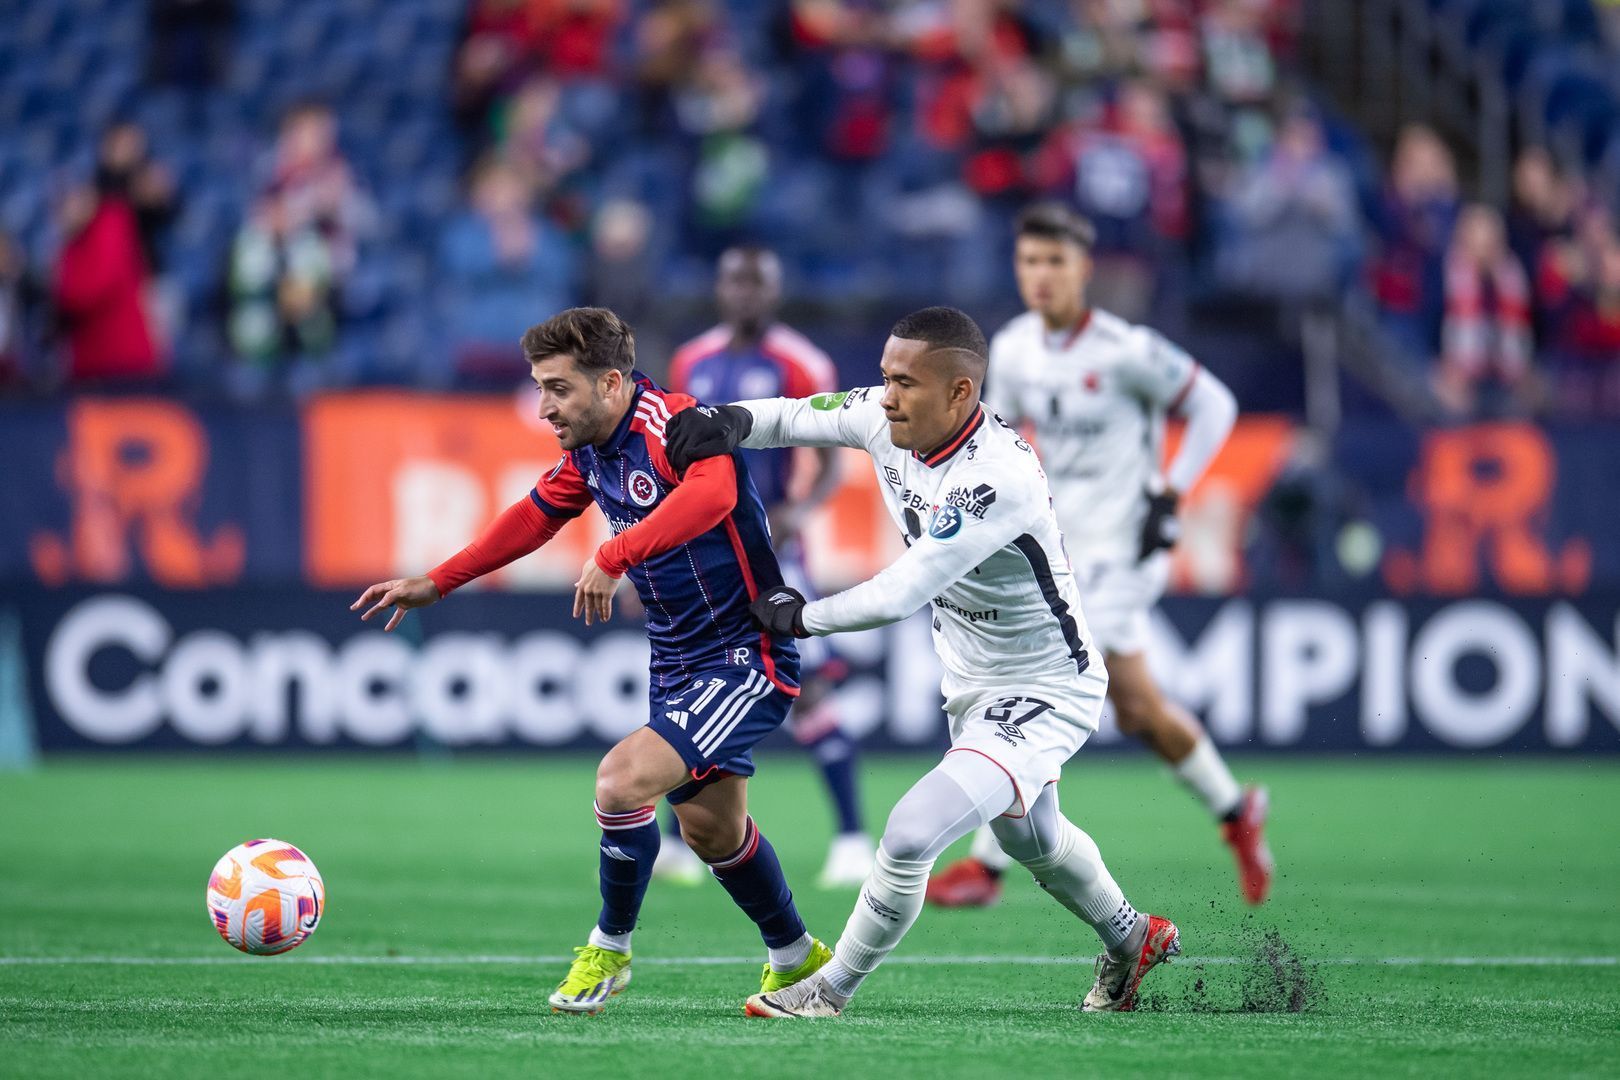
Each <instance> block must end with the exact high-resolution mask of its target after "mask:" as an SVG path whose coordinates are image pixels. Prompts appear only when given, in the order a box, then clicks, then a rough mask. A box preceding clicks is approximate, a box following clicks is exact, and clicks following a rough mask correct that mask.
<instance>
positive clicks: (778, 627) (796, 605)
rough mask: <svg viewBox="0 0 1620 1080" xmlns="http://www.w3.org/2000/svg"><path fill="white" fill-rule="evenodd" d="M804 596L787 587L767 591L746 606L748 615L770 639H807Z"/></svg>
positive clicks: (780, 586) (808, 633) (779, 586)
mask: <svg viewBox="0 0 1620 1080" xmlns="http://www.w3.org/2000/svg"><path fill="white" fill-rule="evenodd" d="M807 602H808V601H806V600H805V598H804V594H803V593H801V592H800V591H799V590H798V589H794V588H791V587H789V586H787V585H778V586H777V587H776V588H774V589H767V590H766V591H765V592H764V593H763V594H762V595H761V596H760V598H759V599H758V600H755V601H754V602H753V603H752V604H749V605H748V613H749V614H750V615H752V616H753V617H754V621H755V622H757V623H758V624H759V625H760V627H761V628H762V629H764V631H765V632H766V633H767V634H769V635H771V636H772V637H809V636H810V632H809V631H807V630H806V629H805V628H804V605H805V604H806V603H807Z"/></svg>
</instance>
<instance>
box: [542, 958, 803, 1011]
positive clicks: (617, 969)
mask: <svg viewBox="0 0 1620 1080" xmlns="http://www.w3.org/2000/svg"><path fill="white" fill-rule="evenodd" d="M818 944H819V942H818ZM629 985H630V954H629V953H618V952H612V951H610V950H608V949H603V948H601V947H599V946H596V945H581V946H580V947H579V948H577V949H575V950H574V963H573V965H572V966H570V967H569V969H568V977H567V978H566V979H564V980H563V981H562V982H561V983H559V984H558V985H557V989H556V990H555V991H554V992H553V993H552V995H551V1011H552V1012H566V1013H599V1012H601V1011H602V1007H603V1006H604V1005H606V1004H607V1001H608V998H610V997H612V996H613V995H615V994H618V993H622V992H623V991H624V988H625V987H627V986H629Z"/></svg>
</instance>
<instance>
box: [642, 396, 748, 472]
mask: <svg viewBox="0 0 1620 1080" xmlns="http://www.w3.org/2000/svg"><path fill="white" fill-rule="evenodd" d="M752 430H754V414H753V413H751V412H749V411H748V410H747V409H745V408H743V407H742V406H740V405H697V406H694V407H692V408H690V409H682V410H681V411H680V412H678V413H676V414H675V415H674V416H672V417H670V418H669V423H667V424H665V425H664V452H665V453H666V454H667V455H668V456H669V463H670V465H671V466H672V467H673V468H674V470H675V471H676V472H677V473H684V472H686V467H687V466H688V465H690V464H692V462H694V461H697V460H699V459H700V458H711V457H719V456H720V455H722V454H729V453H731V452H732V451H733V450H735V449H737V447H738V446H740V445H742V441H743V440H744V439H746V438H748V433H749V432H750V431H752Z"/></svg>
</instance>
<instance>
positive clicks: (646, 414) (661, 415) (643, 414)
mask: <svg viewBox="0 0 1620 1080" xmlns="http://www.w3.org/2000/svg"><path fill="white" fill-rule="evenodd" d="M696 404H697V399H696V398H693V397H690V396H688V395H686V394H661V393H658V392H657V391H654V390H643V391H642V393H641V396H639V397H638V398H636V403H635V406H634V413H633V415H632V416H631V418H630V430H631V431H635V432H640V433H641V434H642V435H644V436H646V443H647V456H648V457H649V458H651V459H652V463H653V468H654V469H656V470H658V475H659V476H662V477H663V478H664V482H665V483H667V484H671V485H674V484H679V483H680V482H681V480H680V477H678V476H676V475H675V467H674V466H673V465H671V464H670V463H669V455H668V454H667V453H666V452H665V449H664V446H665V442H666V440H667V436H666V434H665V428H666V426H667V425H668V424H669V419H670V417H672V416H674V415H675V414H676V413H678V412H680V411H681V410H682V409H690V408H691V407H692V406H694V405H696Z"/></svg>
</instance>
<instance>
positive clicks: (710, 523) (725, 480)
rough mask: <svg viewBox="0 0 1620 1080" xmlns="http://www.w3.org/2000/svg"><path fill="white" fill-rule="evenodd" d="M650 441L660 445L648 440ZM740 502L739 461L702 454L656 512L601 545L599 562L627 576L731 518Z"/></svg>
mask: <svg viewBox="0 0 1620 1080" xmlns="http://www.w3.org/2000/svg"><path fill="white" fill-rule="evenodd" d="M647 445H648V446H649V447H651V446H653V445H655V443H654V442H653V440H651V439H648V440H647ZM736 506H737V466H736V463H735V462H733V461H732V460H731V458H729V457H712V458H701V459H699V460H697V461H694V462H693V463H692V465H691V467H690V468H688V469H687V470H686V478H685V479H684V480H682V481H680V482H677V483H676V486H675V488H674V489H673V490H672V491H670V493H669V494H668V495H666V496H664V501H663V502H661V503H659V504H658V505H657V506H656V507H654V508H653V511H652V513H650V514H648V515H647V516H646V517H644V518H642V519H641V520H640V521H639V522H637V523H636V524H634V525H632V526H630V528H628V529H626V530H624V532H622V533H620V534H619V535H618V536H615V537H614V538H613V539H611V540H608V541H607V542H605V543H604V544H603V545H602V546H601V547H599V548H597V549H596V565H597V566H599V567H601V569H602V572H603V573H605V574H611V575H612V576H613V577H622V576H623V575H624V572H625V571H626V570H628V569H630V568H631V567H632V566H635V565H637V564H639V563H644V562H646V561H647V560H648V559H652V558H656V557H657V556H659V555H662V554H663V553H664V552H666V551H673V550H674V549H675V548H678V547H680V546H681V545H682V544H684V543H686V542H687V541H689V540H695V539H697V538H698V537H699V536H702V535H703V534H704V533H706V532H708V531H709V530H710V529H712V528H714V527H715V526H716V525H718V524H720V522H721V521H729V520H730V518H729V515H730V513H731V511H732V510H734V509H736Z"/></svg>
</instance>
